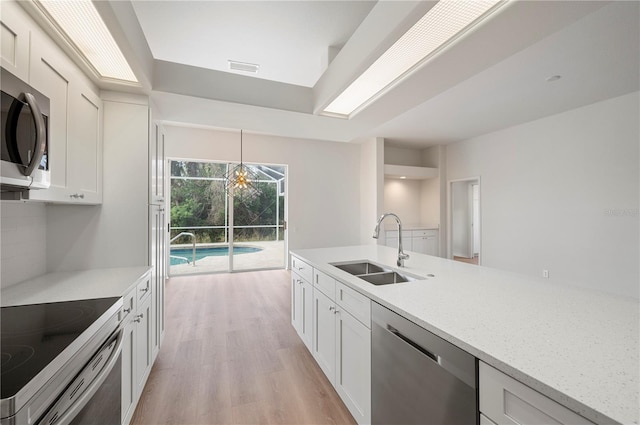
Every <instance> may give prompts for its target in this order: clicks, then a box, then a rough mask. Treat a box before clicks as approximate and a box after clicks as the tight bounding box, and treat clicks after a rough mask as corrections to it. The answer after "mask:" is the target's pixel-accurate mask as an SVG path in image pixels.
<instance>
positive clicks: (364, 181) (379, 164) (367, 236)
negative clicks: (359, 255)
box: [360, 138, 384, 245]
mask: <svg viewBox="0 0 640 425" xmlns="http://www.w3.org/2000/svg"><path fill="white" fill-rule="evenodd" d="M383 184H384V139H382V138H373V139H368V140H365V141H363V142H361V144H360V218H361V220H360V243H362V244H365V245H369V244H372V245H375V244H376V243H378V242H379V241H380V239H378V240H376V239H373V237H372V236H373V229H374V227H375V225H376V222H377V220H378V216H380V214H382V212H383V209H384V194H383V188H382V186H383Z"/></svg>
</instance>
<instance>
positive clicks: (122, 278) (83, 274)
mask: <svg viewBox="0 0 640 425" xmlns="http://www.w3.org/2000/svg"><path fill="white" fill-rule="evenodd" d="M150 270H151V268H150V267H147V266H144V267H122V268H112V269H92V270H84V271H76V272H57V273H48V274H45V275H42V276H39V277H37V278H34V279H30V280H25V281H23V282H20V283H16V284H15V285H11V286H8V287H6V288H2V291H1V292H0V304H2V307H7V306H13V305H23V304H39V303H50V302H59V301H73V300H81V299H88V298H107V297H121V296H123V295H125V294H126V293H127V292H128V291H129V290H130V289H132V288H134V287H135V286H136V285H137V284H138V282H140V281H141V280H142V279H143V278H144V277H145V276H146V274H147V273H149V272H150Z"/></svg>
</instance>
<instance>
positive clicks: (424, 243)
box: [385, 229, 439, 256]
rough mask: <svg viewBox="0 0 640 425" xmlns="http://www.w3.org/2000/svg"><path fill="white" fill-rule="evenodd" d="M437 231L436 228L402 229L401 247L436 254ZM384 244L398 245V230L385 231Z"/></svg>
mask: <svg viewBox="0 0 640 425" xmlns="http://www.w3.org/2000/svg"><path fill="white" fill-rule="evenodd" d="M438 233H439V232H438V230H437V229H414V230H403V231H402V247H403V249H404V250H405V251H413V252H418V253H420V254H427V255H435V256H437V255H438ZM385 246H390V247H393V248H397V247H398V232H397V231H396V230H389V231H387V232H385Z"/></svg>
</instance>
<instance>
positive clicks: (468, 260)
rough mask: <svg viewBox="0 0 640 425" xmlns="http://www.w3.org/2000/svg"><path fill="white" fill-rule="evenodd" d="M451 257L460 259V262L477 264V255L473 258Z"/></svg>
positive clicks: (456, 259)
mask: <svg viewBox="0 0 640 425" xmlns="http://www.w3.org/2000/svg"><path fill="white" fill-rule="evenodd" d="M453 259H454V260H455V261H460V262H461V263H469V264H475V265H478V256H477V255H476V256H474V257H473V258H467V257H455V256H454V257H453Z"/></svg>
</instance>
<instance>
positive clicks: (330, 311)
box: [312, 288, 336, 385]
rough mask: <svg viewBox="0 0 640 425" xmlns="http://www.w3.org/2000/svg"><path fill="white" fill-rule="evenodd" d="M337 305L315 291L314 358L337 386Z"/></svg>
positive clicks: (330, 380)
mask: <svg viewBox="0 0 640 425" xmlns="http://www.w3.org/2000/svg"><path fill="white" fill-rule="evenodd" d="M335 323H336V303H335V302H334V301H333V300H332V299H330V298H329V297H327V296H326V295H325V294H323V293H322V292H321V291H319V290H318V289H317V288H315V290H314V291H313V351H312V354H313V358H314V359H316V362H318V365H319V366H320V369H322V371H323V372H324V374H325V375H327V378H328V379H329V382H331V384H332V385H335V375H336V324H335Z"/></svg>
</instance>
